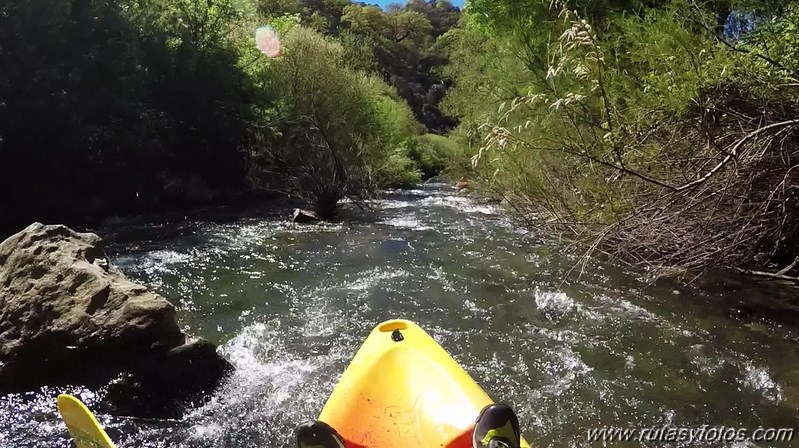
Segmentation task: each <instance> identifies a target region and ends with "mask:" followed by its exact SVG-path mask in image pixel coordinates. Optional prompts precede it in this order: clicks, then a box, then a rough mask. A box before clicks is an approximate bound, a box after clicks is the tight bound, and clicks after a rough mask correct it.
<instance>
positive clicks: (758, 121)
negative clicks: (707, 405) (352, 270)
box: [0, 0, 799, 280]
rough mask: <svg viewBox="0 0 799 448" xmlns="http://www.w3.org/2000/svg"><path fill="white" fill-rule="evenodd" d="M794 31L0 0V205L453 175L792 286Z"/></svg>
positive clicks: (723, 16) (291, 0) (230, 0)
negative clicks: (275, 41) (272, 39)
mask: <svg viewBox="0 0 799 448" xmlns="http://www.w3.org/2000/svg"><path fill="white" fill-rule="evenodd" d="M265 23H268V24H271V25H272V26H273V27H274V28H276V29H277V30H278V31H279V33H280V34H281V35H282V36H283V41H284V42H283V43H284V54H283V56H282V57H280V58H278V59H275V60H268V59H266V58H265V57H263V56H262V55H260V54H259V53H258V52H257V50H256V49H255V48H254V45H253V42H252V34H253V31H254V29H255V28H257V27H258V26H261V25H263V24H265ZM798 27H799V2H797V1H789V0H769V1H755V0H710V1H699V0H646V1H645V0H601V1H593V0H592V1H588V0H568V1H563V0H497V1H494V0H470V1H469V2H467V7H466V9H465V11H463V12H461V11H460V10H459V9H458V8H455V7H453V6H452V5H451V4H450V3H448V2H446V1H431V2H425V1H423V0H413V1H411V2H409V3H407V4H405V5H395V6H392V7H390V8H388V9H387V10H382V9H380V8H378V7H374V6H367V5H363V4H353V3H350V2H349V1H348V0H238V1H234V0H205V1H202V2H197V1H193V0H168V1H159V2H156V1H154V0H137V1H133V0H123V1H121V2H111V1H110V0H91V1H90V0H72V1H70V2H54V1H52V0H47V1H41V2H26V1H23V0H12V1H9V2H6V3H4V4H3V6H0V41H1V42H2V47H0V61H2V64H3V67H4V69H3V70H2V71H0V115H1V116H2V117H3V120H0V145H2V151H1V152H0V200H2V203H3V209H4V210H12V211H13V212H12V213H3V215H2V218H0V219H2V220H3V222H2V224H3V225H5V226H6V227H8V226H18V225H20V224H22V223H27V222H29V221H30V220H31V219H33V218H35V219H40V220H41V219H61V218H63V217H64V216H70V215H72V216H74V215H79V216H82V215H85V214H87V213H97V214H107V213H119V212H131V211H139V210H145V209H152V208H158V207H160V208H163V207H169V206H173V205H183V204H186V203H190V202H203V201H208V200H211V199H213V198H215V197H222V196H226V197H227V196H229V195H231V194H234V193H239V192H242V191H249V190H265V191H275V192H281V193H285V194H288V195H290V196H293V197H297V198H301V199H302V200H304V201H305V202H307V203H308V204H309V205H311V206H312V207H314V208H315V209H316V211H317V212H318V213H319V214H320V215H322V216H323V217H330V216H332V215H334V214H335V212H336V207H337V204H338V203H339V200H340V199H342V198H345V197H347V198H350V199H352V200H354V201H355V202H357V203H363V202H364V201H366V200H368V199H369V198H371V197H373V196H374V195H375V194H376V192H377V191H379V190H380V189H381V188H385V187H392V186H407V185H410V184H413V183H415V182H418V181H419V180H420V179H422V178H423V177H429V176H433V175H436V174H438V173H440V172H441V171H442V170H446V171H448V172H449V173H451V174H453V175H455V176H461V175H466V176H467V177H468V178H469V179H471V180H473V182H472V183H471V185H472V186H474V187H476V189H478V190H481V191H482V192H483V193H484V194H487V195H490V196H494V197H496V198H499V199H502V200H504V202H505V203H506V204H507V205H508V208H509V209H511V210H512V211H513V212H514V213H515V214H516V215H517V216H518V217H520V218H522V219H523V220H524V222H525V223H526V224H527V225H529V226H531V227H537V228H542V229H544V230H545V231H546V232H548V233H549V234H555V235H560V236H562V237H563V238H565V239H566V240H568V241H571V242H573V243H575V244H576V245H578V246H579V247H583V248H585V249H587V250H586V252H585V253H586V254H588V253H592V252H596V251H602V252H604V253H606V254H609V255H612V256H615V257H617V258H618V259H621V260H625V261H627V262H632V263H639V264H644V265H646V266H648V267H651V268H652V269H653V271H655V272H662V271H663V270H664V269H665V268H667V267H674V266H679V267H680V268H681V269H682V270H683V271H685V272H701V271H702V270H704V269H708V268H714V267H727V268H733V269H738V270H741V271H745V272H748V273H754V274H758V275H761V276H766V277H771V278H780V279H788V280H791V279H795V278H796V276H797V274H798V273H799V266H797V265H799V185H797V180H798V179H799V177H798V176H799V162H798V161H797V156H799V153H798V151H799V149H797V137H796V134H795V129H796V127H797V125H799V118H797V105H799V79H797V76H799V75H797V72H798V71H799V42H798V41H797V38H796V36H797V33H796V31H797V28H798ZM437 134H438V135H437ZM444 134H448V135H447V136H446V137H445V136H443V135H444Z"/></svg>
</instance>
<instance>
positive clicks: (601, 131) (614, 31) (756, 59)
mask: <svg viewBox="0 0 799 448" xmlns="http://www.w3.org/2000/svg"><path fill="white" fill-rule="evenodd" d="M798 28H799V2H796V1H781V0H773V1H750V0H713V1H700V0H648V1H639V0H623V1H616V0H602V1H583V0H569V1H560V0H554V1H549V0H547V1H537V0H500V1H494V0H472V1H470V2H469V3H468V8H467V13H466V14H465V15H464V17H462V19H461V25H460V26H459V27H458V28H457V29H453V30H451V31H449V32H448V33H447V35H445V36H444V38H443V40H441V42H440V45H441V46H442V47H443V48H445V49H446V52H447V55H448V57H449V59H450V61H451V62H450V63H449V64H448V65H447V66H445V67H444V68H443V73H444V75H445V77H446V78H448V79H450V80H452V82H453V83H454V88H453V89H450V91H449V92H448V94H447V97H446V99H445V101H444V106H445V108H444V110H445V111H447V112H449V113H450V114H452V115H453V116H455V117H456V118H457V119H458V120H459V122H460V124H459V126H458V128H457V129H456V130H455V131H454V132H453V138H454V139H455V140H456V141H458V142H459V143H460V144H462V145H463V146H464V147H466V148H467V149H468V151H465V152H464V154H463V157H462V158H461V162H460V163H461V166H462V167H463V169H468V168H469V167H470V162H471V165H472V166H474V167H476V171H475V173H474V174H473V176H476V177H478V178H479V179H481V180H482V181H483V182H482V185H483V188H484V189H485V190H487V191H488V192H489V194H493V195H495V196H497V197H500V198H504V199H505V200H506V203H507V204H509V206H510V207H511V208H512V209H513V210H515V212H516V214H517V215H518V216H520V217H521V218H523V219H524V220H525V221H526V223H527V224H528V225H530V226H533V227H538V228H543V229H545V231H546V232H548V233H550V234H556V235H561V236H562V237H564V238H565V239H567V240H568V241H572V242H574V243H575V244H577V245H578V246H580V247H582V248H584V249H586V252H585V253H586V254H588V253H592V252H596V251H603V252H605V253H606V254H609V255H611V256H614V257H616V259H621V260H626V261H628V262H632V263H635V264H642V265H645V266H647V267H648V268H651V270H652V271H653V272H655V273H661V272H664V270H668V271H671V272H674V270H673V269H667V268H673V267H679V268H680V269H679V270H678V272H690V273H691V274H690V275H689V276H687V277H686V278H688V279H690V278H691V276H692V275H694V273H697V272H702V271H704V270H706V269H710V268H717V267H723V268H732V269H737V270H741V271H745V272H747V273H751V274H757V275H760V276H765V277H770V278H778V279H786V280H794V281H795V280H796V279H797V274H799V269H797V261H798V260H799V258H797V257H798V256H799V145H797V143H799V137H797V133H796V129H797V125H799V110H798V108H797V106H799V79H797V76H799V40H797V36H798V34H797V29H798ZM470 157H471V160H469V158H470Z"/></svg>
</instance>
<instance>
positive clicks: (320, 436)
mask: <svg viewBox="0 0 799 448" xmlns="http://www.w3.org/2000/svg"><path fill="white" fill-rule="evenodd" d="M294 435H296V436H297V448H346V446H345V445H344V439H342V438H341V436H340V435H338V433H337V432H336V430H335V429H333V428H331V427H330V425H328V424H327V423H325V422H320V421H318V420H317V421H310V422H306V423H303V424H302V425H300V426H298V427H297V429H295V430H294Z"/></svg>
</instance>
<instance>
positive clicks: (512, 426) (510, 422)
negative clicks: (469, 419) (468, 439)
mask: <svg viewBox="0 0 799 448" xmlns="http://www.w3.org/2000/svg"><path fill="white" fill-rule="evenodd" d="M520 446H521V434H520V433H519V419H518V418H517V417H516V413H515V412H513V409H511V408H510V406H506V405H504V404H490V405H488V406H486V407H484V408H483V410H482V411H480V415H479V416H478V417H477V421H476V422H475V424H474V432H473V433H472V447H473V448H483V447H488V448H519V447H520Z"/></svg>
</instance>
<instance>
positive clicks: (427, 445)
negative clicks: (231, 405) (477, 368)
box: [319, 320, 529, 448]
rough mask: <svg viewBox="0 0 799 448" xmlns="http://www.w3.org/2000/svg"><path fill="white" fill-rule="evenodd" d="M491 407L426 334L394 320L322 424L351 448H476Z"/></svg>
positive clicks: (362, 353)
mask: <svg viewBox="0 0 799 448" xmlns="http://www.w3.org/2000/svg"><path fill="white" fill-rule="evenodd" d="M491 403H493V400H491V398H490V397H489V396H488V395H487V394H486V393H485V392H484V391H483V389H481V388H480V386H478V385H477V383H475V381H474V380H473V379H472V378H471V377H470V376H469V374H468V373H466V371H465V370H463V368H461V366H459V365H458V363H457V362H456V361H455V360H454V359H452V357H451V356H450V355H449V354H448V353H447V352H446V351H445V350H444V349H443V348H442V347H441V346H440V345H438V344H437V343H436V341H434V340H433V338H431V337H430V336H429V335H428V334H427V333H425V331H424V330H422V329H421V328H419V327H418V326H417V325H416V324H414V323H413V322H410V321H407V320H390V321H387V322H383V323H382V324H380V325H378V326H377V327H376V328H375V329H374V330H373V331H372V333H371V334H370V335H369V337H368V338H366V341H364V343H363V345H362V346H361V348H360V349H359V350H358V352H357V353H356V354H355V357H354V358H353V359H352V361H351V362H350V365H349V367H347V370H346V371H345V372H344V374H343V375H342V376H341V379H340V380H339V382H338V384H337V385H336V387H335V388H334V389H333V393H332V394H331V395H330V398H329V399H328V400H327V404H325V407H324V409H323V410H322V413H321V415H320V416H319V420H321V421H323V422H325V423H327V424H328V425H330V426H332V427H333V428H335V429H336V430H337V431H338V433H339V434H340V435H341V436H342V437H343V438H344V439H345V443H346V444H347V447H348V448H398V447H403V448H432V447H445V448H471V446H472V441H471V435H472V429H473V428H474V422H475V419H476V418H477V416H478V414H479V413H480V411H481V410H482V409H483V407H485V406H486V405H489V404H491ZM522 447H523V448H529V444H528V443H527V441H525V440H522Z"/></svg>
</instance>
